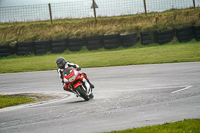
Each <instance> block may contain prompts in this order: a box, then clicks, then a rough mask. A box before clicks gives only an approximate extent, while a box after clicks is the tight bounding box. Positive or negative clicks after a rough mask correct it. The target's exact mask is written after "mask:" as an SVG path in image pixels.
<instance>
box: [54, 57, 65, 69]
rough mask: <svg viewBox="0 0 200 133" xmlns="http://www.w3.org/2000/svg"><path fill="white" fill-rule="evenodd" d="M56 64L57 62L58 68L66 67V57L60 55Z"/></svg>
mask: <svg viewBox="0 0 200 133" xmlns="http://www.w3.org/2000/svg"><path fill="white" fill-rule="evenodd" d="M56 64H57V66H58V68H60V69H64V68H65V58H63V57H59V58H58V59H57V60H56Z"/></svg>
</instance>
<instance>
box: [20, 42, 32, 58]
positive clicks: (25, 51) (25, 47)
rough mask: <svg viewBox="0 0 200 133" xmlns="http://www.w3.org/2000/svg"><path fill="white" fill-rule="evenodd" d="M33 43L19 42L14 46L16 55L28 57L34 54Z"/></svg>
mask: <svg viewBox="0 0 200 133" xmlns="http://www.w3.org/2000/svg"><path fill="white" fill-rule="evenodd" d="M33 45H34V42H20V43H17V45H16V54H17V55H30V54H33V53H34V50H33Z"/></svg>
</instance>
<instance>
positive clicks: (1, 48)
mask: <svg viewBox="0 0 200 133" xmlns="http://www.w3.org/2000/svg"><path fill="white" fill-rule="evenodd" d="M12 54H15V47H11V46H10V45H0V57H6V56H9V55H12Z"/></svg>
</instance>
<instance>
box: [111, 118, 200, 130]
mask: <svg viewBox="0 0 200 133" xmlns="http://www.w3.org/2000/svg"><path fill="white" fill-rule="evenodd" d="M199 125H200V119H185V120H183V121H178V122H173V123H165V124H162V125H154V126H146V127H140V128H133V129H128V130H123V131H112V132H109V133H200V126H199Z"/></svg>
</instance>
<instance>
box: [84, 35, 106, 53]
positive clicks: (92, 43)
mask: <svg viewBox="0 0 200 133" xmlns="http://www.w3.org/2000/svg"><path fill="white" fill-rule="evenodd" d="M103 37H104V36H103V35H94V36H88V37H86V38H85V40H86V47H87V49H88V50H98V49H99V48H102V47H103Z"/></svg>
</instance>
